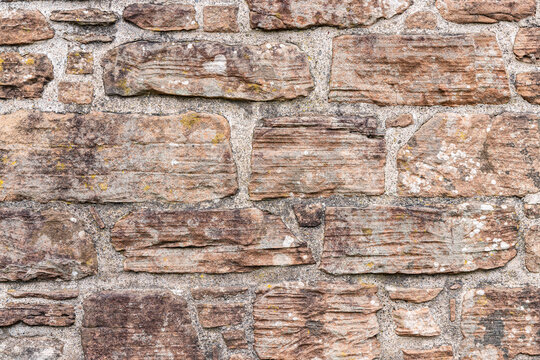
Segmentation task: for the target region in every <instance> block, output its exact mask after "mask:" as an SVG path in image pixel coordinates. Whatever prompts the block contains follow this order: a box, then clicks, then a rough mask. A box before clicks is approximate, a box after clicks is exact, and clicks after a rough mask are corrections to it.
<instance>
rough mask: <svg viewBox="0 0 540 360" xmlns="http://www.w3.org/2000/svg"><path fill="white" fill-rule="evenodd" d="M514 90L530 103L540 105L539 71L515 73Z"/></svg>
mask: <svg viewBox="0 0 540 360" xmlns="http://www.w3.org/2000/svg"><path fill="white" fill-rule="evenodd" d="M516 91H517V92H518V94H519V95H521V97H523V98H524V99H525V100H527V101H528V102H530V103H531V104H534V105H540V72H530V73H521V74H517V76H516Z"/></svg>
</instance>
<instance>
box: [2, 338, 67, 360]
mask: <svg viewBox="0 0 540 360" xmlns="http://www.w3.org/2000/svg"><path fill="white" fill-rule="evenodd" d="M63 348H64V344H63V343H62V342H61V341H60V340H57V339H54V338H51V337H44V336H21V337H6V338H0V360H14V359H17V360H59V359H61V357H62V352H63Z"/></svg>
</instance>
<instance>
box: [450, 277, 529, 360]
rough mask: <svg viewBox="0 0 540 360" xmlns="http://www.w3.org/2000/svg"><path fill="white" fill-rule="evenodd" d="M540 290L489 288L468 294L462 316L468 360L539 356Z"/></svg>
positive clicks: (500, 359)
mask: <svg viewBox="0 0 540 360" xmlns="http://www.w3.org/2000/svg"><path fill="white" fill-rule="evenodd" d="M539 309H540V288H538V287H524V288H504V287H497V288H495V287H489V288H483V289H473V290H470V291H468V292H467V293H466V294H465V297H464V300H463V311H462V315H461V332H462V333H463V336H464V339H463V342H462V351H461V354H462V356H463V359H466V360H483V359H490V360H491V359H493V360H506V359H513V358H515V357H516V356H517V355H518V354H525V355H531V356H535V355H540V336H539V334H540V312H539Z"/></svg>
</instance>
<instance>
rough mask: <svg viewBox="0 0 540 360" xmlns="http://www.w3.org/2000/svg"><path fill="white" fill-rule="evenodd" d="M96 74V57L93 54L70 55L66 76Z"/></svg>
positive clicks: (75, 52)
mask: <svg viewBox="0 0 540 360" xmlns="http://www.w3.org/2000/svg"><path fill="white" fill-rule="evenodd" d="M93 73H94V55H93V54H92V53H91V52H82V51H73V52H70V53H69V54H68V57H67V65H66V74H73V75H84V74H93Z"/></svg>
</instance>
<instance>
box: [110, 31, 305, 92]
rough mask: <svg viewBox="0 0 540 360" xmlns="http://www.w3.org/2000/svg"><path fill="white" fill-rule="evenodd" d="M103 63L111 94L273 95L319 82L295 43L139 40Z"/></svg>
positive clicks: (294, 90) (124, 46) (298, 89)
mask: <svg viewBox="0 0 540 360" xmlns="http://www.w3.org/2000/svg"><path fill="white" fill-rule="evenodd" d="M103 67H104V72H103V82H104V85H105V92H106V93H107V95H121V96H136V95H143V94H148V93H157V94H169V95H179V96H203V97H210V98H215V97H221V98H227V99H243V100H253V101H269V100H276V99H293V98H296V97H299V96H307V95H308V94H309V93H310V92H311V90H312V89H313V86H314V84H313V78H312V77H311V74H310V72H309V63H308V60H307V56H306V55H305V54H304V53H303V52H301V51H300V50H299V49H298V47H296V46H295V45H289V44H277V43H273V44H264V45H260V46H255V45H225V44H222V43H217V42H209V41H198V42H176V43H151V42H146V41H137V42H133V43H128V44H124V45H121V46H119V47H117V48H115V49H112V50H111V51H109V52H108V53H107V55H106V57H105V59H104V60H103Z"/></svg>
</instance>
